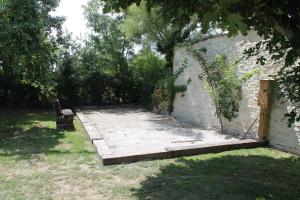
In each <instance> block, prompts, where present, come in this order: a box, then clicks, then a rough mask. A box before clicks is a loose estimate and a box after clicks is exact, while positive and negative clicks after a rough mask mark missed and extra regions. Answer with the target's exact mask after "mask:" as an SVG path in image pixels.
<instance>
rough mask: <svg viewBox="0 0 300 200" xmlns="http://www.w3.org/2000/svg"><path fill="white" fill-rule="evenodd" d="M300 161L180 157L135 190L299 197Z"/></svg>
mask: <svg viewBox="0 0 300 200" xmlns="http://www.w3.org/2000/svg"><path fill="white" fill-rule="evenodd" d="M299 183H300V160H299V158H298V157H292V158H282V159H275V158H272V157H269V156H257V155H250V156H242V155H241V156H236V155H234V156H233V155H227V156H226V155H225V156H223V157H220V158H212V159H209V160H190V159H179V160H178V161H177V162H176V163H174V164H169V165H167V166H164V167H162V168H161V170H160V172H159V173H158V174H157V175H156V176H154V177H147V179H146V180H145V181H144V182H142V183H141V187H140V188H137V189H133V194H134V196H135V197H136V198H137V199H141V200H142V199H155V200H156V199H157V200H158V199H199V200H200V199H205V200H206V199H222V200H227V199H228V200H229V199H230V200H233V199H237V200H243V199H253V200H255V199H259V200H262V199H278V200H279V199H281V200H282V199H295V200H296V199H300V189H299Z"/></svg>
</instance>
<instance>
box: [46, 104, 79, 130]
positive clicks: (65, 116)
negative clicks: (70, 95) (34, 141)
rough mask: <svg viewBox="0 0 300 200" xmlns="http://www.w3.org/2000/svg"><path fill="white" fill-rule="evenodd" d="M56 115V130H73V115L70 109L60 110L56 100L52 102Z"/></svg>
mask: <svg viewBox="0 0 300 200" xmlns="http://www.w3.org/2000/svg"><path fill="white" fill-rule="evenodd" d="M52 103H53V109H54V112H55V115H56V129H74V128H75V127H74V124H73V118H74V113H73V112H72V110H71V109H61V106H60V103H59V100H58V99H55V100H53V101H52Z"/></svg>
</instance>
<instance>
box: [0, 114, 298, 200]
mask: <svg viewBox="0 0 300 200" xmlns="http://www.w3.org/2000/svg"><path fill="white" fill-rule="evenodd" d="M75 127H76V131H57V130H56V129H55V117H54V114H53V113H52V112H51V111H49V112H48V111H20V110H19V111H12V110H0V199H1V200H2V199H99V200H102V199H141V200H142V199H225V200H227V199H228V200H229V199H230V200H231V199H239V200H240V199H300V190H299V182H300V170H299V169H300V160H299V157H296V156H293V155H292V154H288V153H283V152H280V151H277V150H273V149H268V148H258V149H249V150H236V151H228V152H223V153H219V154H206V155H200V156H191V157H184V158H179V159H166V160H156V161H145V162H138V163H134V164H128V165H115V166H110V167H103V166H102V165H101V163H100V161H99V158H98V156H97V155H96V153H95V150H94V149H93V147H92V145H91V143H90V141H89V140H88V139H87V137H86V135H85V132H84V129H83V128H82V126H81V124H80V122H79V121H78V120H77V119H75Z"/></svg>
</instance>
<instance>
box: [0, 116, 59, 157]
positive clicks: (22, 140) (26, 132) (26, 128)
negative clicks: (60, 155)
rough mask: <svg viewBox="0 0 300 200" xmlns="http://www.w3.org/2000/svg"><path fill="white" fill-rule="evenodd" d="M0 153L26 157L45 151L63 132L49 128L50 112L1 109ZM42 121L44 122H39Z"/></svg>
mask: <svg viewBox="0 0 300 200" xmlns="http://www.w3.org/2000/svg"><path fill="white" fill-rule="evenodd" d="M0 120H1V121H0V155H2V156H13V155H17V156H18V157H19V158H20V159H28V158H30V157H31V156H32V155H34V154H39V153H46V152H48V151H49V149H51V148H53V147H55V146H56V145H57V144H58V143H59V139H61V138H63V137H64V133H63V132H61V131H58V130H56V129H55V128H51V126H49V125H51V123H52V124H53V123H54V120H55V117H54V115H53V114H52V112H46V111H31V112H29V111H25V110H18V111H13V110H1V112H0ZM41 122H43V123H44V124H41Z"/></svg>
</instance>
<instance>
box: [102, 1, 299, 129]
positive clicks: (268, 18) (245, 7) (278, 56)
mask: <svg viewBox="0 0 300 200" xmlns="http://www.w3.org/2000/svg"><path fill="white" fill-rule="evenodd" d="M104 1H105V7H104V10H105V11H110V10H115V11H119V10H120V8H122V9H126V8H127V7H128V6H130V5H132V4H133V3H136V4H137V5H139V4H140V3H141V0H126V1H124V0H122V1H121V0H104ZM157 6H159V7H160V14H161V16H162V17H163V18H164V19H166V20H172V21H173V22H174V23H175V24H180V23H181V22H182V21H186V20H188V19H189V18H190V16H192V15H194V14H197V16H198V22H199V23H201V26H202V32H203V33H206V32H207V31H208V30H209V28H210V27H215V28H218V29H220V30H224V31H228V34H229V35H230V36H233V35H236V34H237V33H238V32H241V33H242V34H247V31H248V30H250V29H254V30H255V31H257V33H258V35H260V36H262V38H263V42H260V43H258V44H257V45H256V46H254V47H253V48H251V49H249V50H248V51H246V52H245V53H246V54H247V55H249V56H251V55H254V54H257V53H258V52H260V51H261V50H263V49H266V50H268V51H269V53H270V54H271V55H272V59H273V60H274V61H275V62H283V64H282V67H281V70H280V71H279V72H278V76H277V82H278V84H279V86H280V88H281V97H283V99H284V100H285V101H287V102H288V103H290V104H292V105H293V106H294V107H293V109H292V111H291V112H290V113H288V114H287V115H286V116H287V117H289V122H290V125H291V124H293V123H294V122H295V121H299V120H300V112H299V108H300V92H299V91H300V88H299V87H300V70H299V68H300V63H299V58H300V50H299V49H300V40H299V37H300V12H299V9H300V1H298V0H287V1H281V0H273V1H268V0H258V1H250V0H246V1H241V0H226V1H219V0H196V1H195V0H186V1H171V0H168V1H160V0H148V1H147V8H148V10H150V9H151V8H154V7H157ZM264 60H265V58H264V57H260V58H259V59H258V61H259V62H261V63H264Z"/></svg>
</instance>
